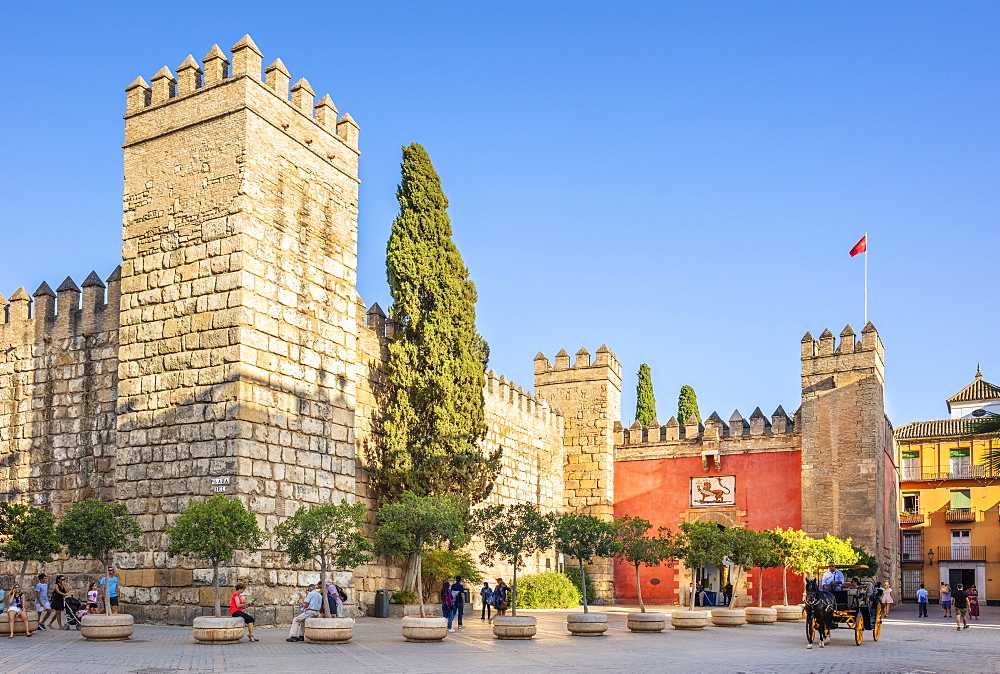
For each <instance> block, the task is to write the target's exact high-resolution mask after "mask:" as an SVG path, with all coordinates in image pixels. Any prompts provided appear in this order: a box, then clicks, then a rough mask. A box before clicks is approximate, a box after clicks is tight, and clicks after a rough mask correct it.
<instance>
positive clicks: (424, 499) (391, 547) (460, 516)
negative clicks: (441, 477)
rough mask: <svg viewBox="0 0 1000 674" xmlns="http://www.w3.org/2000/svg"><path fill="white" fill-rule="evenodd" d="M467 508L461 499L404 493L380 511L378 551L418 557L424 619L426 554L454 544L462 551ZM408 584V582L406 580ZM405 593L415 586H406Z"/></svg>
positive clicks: (418, 590) (464, 539)
mask: <svg viewBox="0 0 1000 674" xmlns="http://www.w3.org/2000/svg"><path fill="white" fill-rule="evenodd" d="M465 519H466V509H465V504H464V502H463V501H462V499H461V498H460V497H457V496H417V495H416V494H414V493H412V492H403V493H402V494H401V495H400V499H399V501H398V502H397V503H386V504H384V505H382V506H381V507H379V509H378V511H377V513H376V515H375V520H376V524H377V525H378V529H376V530H375V549H376V550H377V551H378V552H379V553H380V554H383V555H386V556H388V557H402V556H409V557H410V558H413V557H414V556H415V557H416V560H417V561H416V585H417V600H418V601H419V602H420V615H421V617H423V616H424V588H423V579H422V577H421V576H422V574H421V573H420V571H421V566H422V561H423V559H422V558H423V553H424V552H426V551H427V550H429V549H431V548H433V547H437V546H440V545H442V544H444V543H451V544H452V545H454V546H456V547H461V546H462V545H464V544H465V543H466V542H467V541H468V535H467V534H466V533H465ZM404 582H405V579H404ZM403 589H404V590H409V589H412V586H406V585H404V586H403Z"/></svg>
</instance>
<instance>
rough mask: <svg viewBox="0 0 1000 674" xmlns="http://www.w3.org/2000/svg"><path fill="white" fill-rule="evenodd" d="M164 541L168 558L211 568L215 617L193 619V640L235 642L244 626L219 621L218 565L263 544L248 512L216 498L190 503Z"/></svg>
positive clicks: (238, 504) (228, 620)
mask: <svg viewBox="0 0 1000 674" xmlns="http://www.w3.org/2000/svg"><path fill="white" fill-rule="evenodd" d="M167 538H168V539H169V540H170V545H169V546H168V547H167V554H168V555H170V556H171V557H176V556H178V555H186V556H190V557H194V558H196V559H203V560H207V561H208V562H210V563H211V564H212V589H213V590H214V595H215V614H214V616H213V617H208V616H199V617H197V618H195V619H194V638H195V640H196V641H198V642H200V643H207V644H234V643H236V642H238V641H239V640H240V639H242V638H243V629H244V626H245V623H244V622H243V619H242V618H233V617H231V616H230V617H222V608H221V605H220V589H219V564H221V563H222V562H228V561H229V560H230V559H232V558H233V553H234V552H235V551H236V550H237V549H244V550H257V549H258V548H260V546H261V545H263V544H264V534H263V533H262V532H261V530H260V527H259V526H258V525H257V518H256V517H254V516H253V514H251V513H249V512H247V509H246V508H245V507H244V506H243V502H242V501H239V500H237V499H234V498H227V497H225V496H223V495H221V494H219V495H218V496H213V497H211V498H209V499H208V500H206V501H192V502H191V503H189V504H188V507H187V508H185V509H184V512H183V513H181V514H180V516H179V517H178V518H177V519H176V521H175V522H174V524H173V526H169V527H167Z"/></svg>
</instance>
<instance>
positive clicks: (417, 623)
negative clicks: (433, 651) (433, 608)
mask: <svg viewBox="0 0 1000 674" xmlns="http://www.w3.org/2000/svg"><path fill="white" fill-rule="evenodd" d="M403 636H404V637H406V640H407V641H415V642H419V643H426V642H430V641H441V640H443V639H444V638H445V637H446V636H448V621H447V620H446V619H445V618H420V617H418V616H411V615H408V616H404V617H403Z"/></svg>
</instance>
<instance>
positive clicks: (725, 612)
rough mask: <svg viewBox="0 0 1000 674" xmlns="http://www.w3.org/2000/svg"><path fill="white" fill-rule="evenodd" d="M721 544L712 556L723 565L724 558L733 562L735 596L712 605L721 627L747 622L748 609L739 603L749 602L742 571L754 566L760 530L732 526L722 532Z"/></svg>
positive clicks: (718, 563) (716, 621) (715, 619)
mask: <svg viewBox="0 0 1000 674" xmlns="http://www.w3.org/2000/svg"><path fill="white" fill-rule="evenodd" d="M719 544H720V545H719V548H718V549H717V550H716V551H715V556H714V557H713V558H712V559H711V560H710V561H712V562H714V563H715V564H716V565H717V566H721V565H722V563H723V559H727V560H728V561H729V563H730V564H732V565H733V576H734V577H733V579H732V580H731V582H732V584H733V597H732V600H731V601H730V602H729V606H727V607H724V608H723V607H716V608H713V609H712V624H713V625H715V626H717V627H740V626H741V625H745V624H746V622H747V618H746V611H745V610H744V609H742V608H739V606H740V605H741V604H742V603H745V600H744V599H743V597H742V596H741V593H740V590H742V589H743V582H742V580H743V579H742V575H743V571H744V570H745V569H749V568H751V567H752V566H753V563H754V559H755V557H754V555H755V553H756V548H757V545H758V544H759V541H758V538H757V532H755V531H751V530H750V529H744V528H743V527H729V528H728V529H723V530H721V531H720V532H719Z"/></svg>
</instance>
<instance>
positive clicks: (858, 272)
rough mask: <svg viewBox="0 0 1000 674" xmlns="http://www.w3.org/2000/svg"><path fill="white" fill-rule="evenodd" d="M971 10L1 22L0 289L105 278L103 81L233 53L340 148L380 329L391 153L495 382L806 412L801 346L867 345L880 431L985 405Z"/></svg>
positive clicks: (440, 13) (318, 10) (462, 11)
mask: <svg viewBox="0 0 1000 674" xmlns="http://www.w3.org/2000/svg"><path fill="white" fill-rule="evenodd" d="M998 29H1000V4H997V3H995V2H962V3H952V2H936V3H932V2H853V3H852V2H839V3H813V2H767V3H746V2H701V3H689V2H655V3H644V2H626V3H606V2H600V3H598V2H585V1H583V2H581V1H578V2H537V1H536V2H503V3H493V2H381V1H373V2H367V3H310V5H308V6H307V5H305V4H298V5H297V4H287V5H278V4H276V3H273V2H269V3H253V2H243V3H238V4H237V3H196V4H193V5H186V6H181V5H178V4H176V3H170V4H162V5H161V4H158V3H152V2H151V3H122V4H116V3H100V2H98V3H87V4H84V3H44V4H43V3H34V4H27V3H23V4H20V5H17V6H9V7H8V8H7V9H6V11H5V21H4V23H3V26H2V27H0V31H2V32H0V38H2V40H0V42H2V44H3V45H4V47H5V52H6V54H7V61H6V62H7V64H8V65H7V67H5V68H3V69H0V105H2V108H0V109H2V111H3V119H4V122H5V123H4V124H3V125H2V126H0V133H2V134H3V140H2V144H3V155H2V156H3V161H2V162H0V184H2V185H3V186H4V190H3V191H2V193H0V223H2V224H0V236H2V238H0V251H2V253H0V292H2V293H4V294H5V295H7V296H9V295H10V294H11V293H12V292H13V291H14V290H15V289H16V288H17V287H18V286H21V285H24V286H26V287H27V288H28V290H29V291H34V289H35V288H36V287H37V286H38V285H39V284H40V283H41V282H42V281H48V282H49V283H50V284H51V285H53V287H55V285H57V284H58V283H60V282H61V281H62V279H63V278H64V277H65V276H66V275H72V276H73V278H75V279H76V280H77V282H80V281H82V280H83V278H84V277H85V276H86V275H87V273H88V272H89V271H90V270H91V269H96V270H97V271H98V272H99V273H100V274H101V275H102V276H106V275H107V274H108V273H110V271H111V270H112V269H113V268H114V267H115V265H116V264H118V263H119V259H120V220H121V183H122V180H121V148H120V143H121V141H122V120H121V115H122V113H123V111H124V102H125V94H124V88H125V86H126V85H127V84H128V83H129V82H130V81H131V80H132V79H133V78H135V77H136V76H137V75H142V76H144V77H145V78H146V79H147V80H148V79H149V78H150V76H152V75H153V74H154V73H155V72H156V70H157V69H159V68H160V67H161V66H163V65H168V66H170V67H171V68H175V67H176V66H177V65H178V64H179V63H180V62H181V61H182V60H183V59H184V57H185V56H186V55H187V54H188V53H192V54H194V56H195V57H196V58H200V57H201V56H203V55H204V54H205V52H207V51H208V49H209V47H210V46H211V45H212V44H213V43H216V42H218V43H219V44H220V45H221V46H222V47H223V48H224V49H228V48H229V47H230V46H231V45H233V44H235V42H236V41H237V40H238V39H239V38H240V37H241V36H242V35H243V34H244V33H250V34H251V35H252V36H253V38H254V40H255V41H256V42H257V44H258V45H259V47H260V48H261V50H262V51H263V52H264V58H265V63H269V62H270V61H271V60H272V59H274V58H276V57H280V58H281V59H282V60H283V61H284V63H285V64H286V65H287V67H288V68H289V70H290V71H291V73H292V77H293V80H294V79H297V78H299V77H306V78H308V79H309V81H310V83H311V84H312V86H313V88H314V89H315V91H316V92H317V96H320V95H322V94H324V93H330V94H331V96H332V97H333V99H334V101H335V102H336V103H337V106H338V108H339V109H340V110H341V112H350V113H351V115H352V116H353V117H354V118H355V120H356V121H357V122H358V124H359V125H360V126H361V144H362V145H361V147H362V152H363V156H362V164H361V177H362V180H363V184H362V186H361V205H360V209H361V213H360V243H359V289H360V292H361V294H362V297H363V298H364V299H365V301H366V302H368V303H369V304H370V303H371V302H374V301H378V302H379V303H380V304H382V305H383V306H387V299H388V291H387V288H386V285H385V273H384V247H385V241H386V238H387V237H388V231H389V225H390V223H391V221H392V218H393V217H394V215H395V212H396V207H397V206H396V202H395V196H394V190H395V186H396V183H397V182H398V175H399V148H400V146H401V145H404V144H407V143H410V142H413V141H417V142H420V143H421V144H423V145H424V146H425V147H426V148H427V149H428V151H429V152H430V154H431V157H432V159H433V160H434V162H435V165H436V167H437V169H438V171H439V173H440V174H441V176H442V179H443V181H444V187H445V191H446V193H447V194H448V197H449V199H450V201H451V209H450V212H451V216H452V221H453V224H454V228H455V239H456V241H457V243H458V245H459V247H460V249H461V250H462V253H463V255H464V258H465V261H466V263H467V264H468V266H469V268H470V271H471V274H472V277H473V279H474V280H475V281H476V283H477V286H478V288H479V293H480V302H479V305H478V315H479V325H480V329H481V331H482V332H483V334H484V336H485V337H486V339H487V340H488V341H489V343H490V346H491V348H492V363H491V366H492V367H494V368H496V369H497V371H498V372H502V373H505V374H506V375H507V376H508V377H511V378H513V379H515V380H516V381H517V382H518V383H520V384H523V385H525V386H526V387H527V386H530V385H531V383H532V358H533V357H534V355H535V353H536V352H537V351H539V350H541V351H543V352H545V353H546V354H547V355H549V356H550V357H551V356H552V355H553V354H554V353H555V352H556V351H558V350H559V349H560V348H566V349H567V350H568V351H570V352H571V353H573V352H575V351H576V350H577V349H579V348H580V347H581V346H584V347H586V348H587V349H589V350H590V351H591V353H593V352H594V351H595V350H596V348H597V347H598V346H600V345H601V344H602V343H607V344H608V346H610V347H611V348H612V349H613V350H614V351H615V352H616V353H617V354H618V356H619V358H620V359H621V361H622V363H623V367H624V370H625V374H626V377H625V383H624V394H623V407H624V412H623V417H624V421H625V422H626V424H627V423H630V422H631V420H632V414H633V408H634V398H635V393H634V390H635V372H636V371H637V370H638V367H639V364H640V363H642V362H647V363H649V364H650V366H651V367H652V371H653V377H654V387H655V391H656V394H657V400H658V402H659V417H660V421H661V422H664V421H666V419H667V418H668V417H669V416H670V415H671V413H673V412H674V411H675V409H676V397H677V391H678V389H679V388H680V386H681V385H683V384H690V385H692V386H694V387H695V389H696V391H697V392H698V396H699V401H700V403H701V409H702V412H703V414H704V415H706V416H707V414H708V413H710V412H711V411H712V410H713V409H717V410H718V411H719V413H720V414H721V415H722V416H723V418H726V419H728V417H729V415H730V414H731V413H732V411H733V409H734V408H739V409H740V411H741V412H743V414H744V416H749V414H750V412H751V411H752V410H753V409H754V407H755V406H757V405H759V406H760V407H761V408H762V409H763V410H764V411H765V412H766V413H768V414H770V413H771V412H772V411H773V410H774V408H775V407H777V405H779V404H782V405H784V406H785V408H786V409H787V410H788V411H789V412H791V411H793V410H794V409H795V408H797V407H798V404H799V379H798V376H799V360H798V357H799V340H800V338H801V337H802V335H803V333H805V332H806V331H807V330H809V331H812V333H813V334H814V335H818V334H819V333H820V332H821V331H822V330H823V329H824V328H826V327H829V328H830V329H832V330H833V331H834V332H835V333H838V334H839V332H840V331H841V329H842V328H843V327H844V325H845V324H847V323H850V324H852V325H853V326H854V329H855V330H856V331H858V332H860V330H861V327H862V324H863V320H862V269H863V266H862V265H863V262H862V259H861V258H860V257H858V258H854V259H851V258H850V257H849V256H848V250H849V249H850V248H851V246H853V245H854V243H855V242H856V241H857V240H858V239H859V238H860V237H861V236H862V235H863V234H864V233H865V232H866V231H867V232H869V240H870V251H871V252H870V285H869V288H870V304H869V316H870V318H871V320H873V321H874V322H875V324H876V325H877V326H878V328H879V330H880V332H881V335H882V339H883V341H884V342H885V344H886V377H887V391H886V392H887V405H888V412H889V415H890V417H891V419H892V421H893V422H894V424H895V425H897V426H899V425H902V424H904V423H907V422H910V421H915V420H920V419H931V418H941V417H943V416H945V415H946V410H945V407H944V403H943V400H944V399H945V398H947V397H948V396H950V395H952V394H953V393H955V392H956V391H958V390H959V389H960V388H962V387H963V386H965V385H966V384H967V383H968V382H969V381H971V380H972V377H973V374H974V373H975V368H976V363H977V362H978V361H981V362H982V364H983V372H984V374H985V377H986V379H987V380H991V381H993V382H995V383H1000V354H998V352H997V341H998V340H997V337H998V335H1000V312H998V311H996V300H995V298H996V294H997V287H996V285H997V283H996V280H995V279H996V274H995V271H994V270H995V268H996V256H997V251H998V249H1000V246H998V244H1000V233H998V232H1000V228H998V227H997V216H998V213H1000V190H998V189H997V186H998V184H1000V152H998V150H1000V142H998V135H997V124H996V122H997V119H998V118H1000V115H998V113H1000V110H998V108H1000V94H998V91H1000V88H998V81H997V72H998V56H1000V42H998V41H997V39H996V36H997V34H998V32H1000V30H998Z"/></svg>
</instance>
